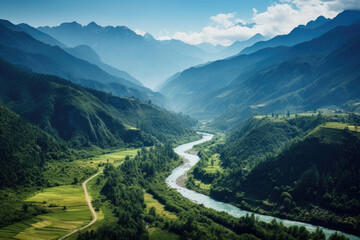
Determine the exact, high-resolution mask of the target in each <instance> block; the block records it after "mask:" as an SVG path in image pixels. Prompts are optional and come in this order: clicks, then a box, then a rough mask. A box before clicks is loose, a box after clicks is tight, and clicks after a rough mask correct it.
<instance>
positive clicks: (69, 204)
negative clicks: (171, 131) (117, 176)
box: [0, 149, 176, 240]
mask: <svg viewBox="0 0 360 240" xmlns="http://www.w3.org/2000/svg"><path fill="white" fill-rule="evenodd" d="M138 150H139V149H128V150H118V151H114V152H111V153H107V154H102V155H99V156H96V157H92V158H88V159H84V160H76V161H73V162H70V163H66V164H63V165H61V164H60V163H56V162H55V163H53V164H52V165H49V167H48V169H47V171H46V173H47V174H48V176H47V178H48V179H49V182H50V183H57V184H60V185H61V186H57V187H51V188H47V189H44V190H43V191H42V192H39V193H37V194H36V195H34V196H32V197H30V198H28V199H26V201H27V202H29V204H36V205H41V206H43V207H45V208H46V209H47V210H48V213H46V214H42V215H38V216H36V217H34V218H32V219H29V220H25V221H21V222H17V223H15V224H12V225H9V226H6V227H4V228H1V229H0V239H26V240H35V239H36V240H37V239H39V240H41V239H57V238H59V237H61V236H63V235H65V234H66V233H68V232H70V231H71V230H72V229H77V228H79V227H81V226H84V225H86V224H87V223H89V222H90V221H91V219H92V216H91V213H90V210H89V208H88V206H87V203H86V201H85V196H84V191H83V189H82V186H81V184H80V183H81V182H82V181H83V180H84V179H85V178H87V177H89V176H90V175H92V174H94V173H95V172H96V171H100V170H102V168H103V165H102V164H101V163H106V162H107V160H109V163H112V164H114V165H115V166H117V165H120V164H121V163H122V162H123V161H124V159H125V157H126V156H127V155H129V156H135V155H136V154H137V151H138ZM74 177H78V178H79V179H78V180H79V183H78V184H76V185H69V184H71V183H72V182H73V178H74ZM95 181H96V178H94V179H92V180H91V181H90V182H89V183H88V186H87V188H88V191H89V194H90V197H91V198H92V199H93V196H94V197H98V196H99V192H100V189H101V185H99V186H95ZM62 184H66V185H62ZM64 206H65V207H66V209H65V208H64ZM164 212H166V211H164ZM97 214H98V221H97V222H96V223H95V224H94V225H93V226H91V229H94V227H98V226H100V225H101V224H98V222H99V223H100V222H102V221H103V220H104V218H105V217H109V219H110V220H112V219H113V218H112V212H111V209H109V208H108V207H107V205H106V204H104V206H102V207H100V209H99V211H97ZM175 217H176V216H175ZM72 238H73V237H70V239H72Z"/></svg>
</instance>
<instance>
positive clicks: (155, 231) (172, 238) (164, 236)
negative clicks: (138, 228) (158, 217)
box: [148, 228, 180, 240]
mask: <svg viewBox="0 0 360 240" xmlns="http://www.w3.org/2000/svg"><path fill="white" fill-rule="evenodd" d="M148 232H149V236H150V240H178V239H179V238H180V237H179V236H178V235H176V234H175V233H171V232H168V231H165V230H162V229H160V228H149V229H148Z"/></svg>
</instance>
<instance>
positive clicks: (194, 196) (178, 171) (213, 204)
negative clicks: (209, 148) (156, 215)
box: [166, 133, 360, 240]
mask: <svg viewBox="0 0 360 240" xmlns="http://www.w3.org/2000/svg"><path fill="white" fill-rule="evenodd" d="M213 136H214V135H212V134H204V133H203V138H202V139H201V140H198V141H194V142H190V143H186V144H183V145H180V146H178V147H176V148H175V149H174V151H175V152H176V153H177V154H179V155H180V156H182V157H183V158H186V159H188V160H189V162H188V163H183V164H182V165H181V166H179V167H177V168H175V169H174V170H173V171H172V173H171V175H170V176H168V177H167V178H166V184H167V185H168V186H169V187H171V188H173V189H176V190H177V191H178V192H179V193H180V194H181V195H182V196H184V197H186V198H188V199H189V200H191V201H193V202H196V203H198V204H203V205H204V206H205V207H208V208H212V209H214V210H217V211H224V212H227V213H228V214H230V215H232V216H234V217H243V216H245V215H246V214H253V212H249V211H244V210H241V209H239V208H237V207H235V206H233V205H231V204H228V203H224V202H220V201H217V200H215V199H213V198H211V197H209V196H206V195H203V194H200V193H197V192H195V191H193V190H190V189H187V188H185V187H183V186H180V185H178V184H177V179H178V178H180V177H181V176H183V175H184V174H186V173H187V172H188V171H189V170H190V169H191V168H192V167H193V166H195V165H196V163H197V162H198V161H199V160H200V158H199V157H198V156H195V155H191V154H189V153H187V152H186V151H188V150H190V149H192V148H193V146H195V145H197V144H201V143H203V142H206V141H210V140H211V139H212V138H213ZM254 214H255V216H256V217H258V218H259V220H261V221H264V222H267V223H270V222H271V221H273V220H274V219H275V220H276V221H280V222H282V223H283V224H284V226H287V227H290V226H303V227H305V228H306V229H307V230H309V231H311V232H314V231H315V230H316V228H318V227H319V226H315V225H312V224H308V223H303V222H296V221H291V220H285V219H280V218H276V217H272V216H266V215H261V214H256V213H254ZM319 228H320V229H322V231H323V232H324V233H325V235H326V236H327V237H329V236H330V235H331V234H333V233H335V232H339V231H335V230H332V229H328V228H323V227H319ZM342 234H344V235H345V236H346V237H348V238H349V239H351V240H358V239H360V238H359V237H357V236H354V235H349V234H345V233H342Z"/></svg>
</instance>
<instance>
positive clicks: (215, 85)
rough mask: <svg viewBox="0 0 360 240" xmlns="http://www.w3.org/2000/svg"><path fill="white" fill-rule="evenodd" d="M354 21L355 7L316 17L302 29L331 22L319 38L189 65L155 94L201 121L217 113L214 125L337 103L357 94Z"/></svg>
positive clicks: (224, 125) (357, 15)
mask: <svg viewBox="0 0 360 240" xmlns="http://www.w3.org/2000/svg"><path fill="white" fill-rule="evenodd" d="M339 19H340V20H341V21H340V20H339ZM345 20H346V21H345ZM359 20H360V12H359V11H344V12H343V13H340V14H339V15H338V16H337V17H336V18H334V19H333V20H326V19H324V18H318V19H317V20H316V21H315V22H312V23H309V24H308V25H307V27H306V26H305V27H303V28H301V29H318V28H322V29H323V28H327V29H328V28H329V27H328V26H332V28H331V29H330V30H329V31H327V32H326V33H324V34H322V35H321V36H320V37H317V38H314V39H312V40H310V41H308V42H303V43H299V44H297V45H294V46H292V47H286V46H278V47H272V48H263V49H261V50H259V51H256V52H254V53H251V54H239V55H235V56H234V57H231V58H228V59H224V60H219V61H215V62H212V63H210V64H206V65H203V66H199V67H192V68H189V69H187V70H185V71H183V72H181V73H179V74H177V76H176V77H174V78H173V79H171V81H168V82H167V83H166V85H164V86H163V87H162V89H160V92H161V93H163V94H165V95H166V96H168V97H169V98H170V99H171V100H172V104H173V106H174V108H175V109H177V110H178V111H183V112H186V113H190V114H192V115H193V116H196V117H200V118H204V119H214V118H216V117H218V121H217V122H218V123H215V125H214V126H217V127H221V128H227V127H228V126H229V125H231V124H235V123H236V122H238V121H241V120H242V119H246V118H247V117H249V116H251V115H252V114H254V113H255V112H257V113H265V112H267V113H271V112H274V111H280V110H281V111H285V110H291V111H303V110H306V109H313V108H318V107H321V106H324V105H331V104H334V105H341V104H343V103H345V102H346V101H348V100H351V99H354V98H358V97H359V92H358V88H357V87H356V86H357V84H356V81H357V79H358V77H359V70H358V69H359V68H358V66H357V65H358V61H354V59H356V58H357V57H358V56H357V53H358V44H359V43H358V41H357V38H358V37H359V36H360V29H359ZM321 23H322V24H321ZM351 24H352V25H351ZM317 25H320V26H317ZM316 26H317V27H316ZM324 26H325V27H324ZM314 27H315V28H314ZM292 34H293V33H290V34H289V35H290V36H291V35H292ZM271 41H273V40H272V39H270V40H268V42H271ZM265 43H266V42H265ZM255 45H256V44H255ZM255 45H253V46H255ZM350 52H353V53H352V54H350ZM336 62H337V63H338V64H334V63H336ZM335 66H336V67H335ZM344 72H346V73H347V74H345V75H344V74H343V73H344ZM340 74H342V76H341V78H340ZM341 92H342V93H346V94H341ZM220 122H221V124H220Z"/></svg>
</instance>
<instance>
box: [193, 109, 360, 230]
mask: <svg viewBox="0 0 360 240" xmlns="http://www.w3.org/2000/svg"><path fill="white" fill-rule="evenodd" d="M329 122H332V123H333V124H335V125H339V124H340V125H341V124H343V125H341V126H342V129H336V128H335V127H333V126H330V125H327V124H328V123H329ZM341 122H343V123H341ZM345 123H346V124H345ZM358 124H359V117H358V116H357V115H354V114H350V115H348V116H347V115H342V116H335V115H332V116H322V115H321V114H317V115H316V116H306V117H305V116H303V117H300V116H297V117H288V118H286V117H283V118H282V119H274V118H272V119H270V118H264V119H251V120H249V121H248V122H246V123H244V124H242V125H241V126H239V129H237V130H235V131H234V132H233V133H232V134H230V135H229V137H228V138H227V140H226V143H225V144H213V145H211V147H208V146H209V144H207V145H206V144H204V146H203V147H202V148H200V152H199V156H202V157H204V158H205V160H206V159H208V158H209V157H211V155H213V154H215V153H217V152H218V153H221V155H220V159H221V166H222V171H221V172H220V171H218V172H216V173H212V174H211V173H207V172H206V170H204V164H202V165H201V164H200V165H199V166H197V167H195V168H194V170H193V172H192V174H193V176H194V178H195V179H193V178H190V180H189V181H188V184H187V186H188V187H192V188H194V189H196V190H198V191H199V190H200V191H201V189H199V188H198V187H196V186H195V184H194V180H196V179H199V180H201V181H202V182H203V183H206V184H209V183H210V184H211V189H210V191H202V192H203V193H207V194H210V195H211V196H212V197H214V198H216V199H220V200H223V201H227V202H231V203H233V204H235V205H237V206H239V207H240V208H242V209H247V210H251V211H256V212H259V213H263V214H270V215H275V216H279V217H282V218H289V219H296V220H299V221H305V222H311V223H314V224H318V225H323V226H328V227H330V228H335V229H339V230H343V231H347V232H350V233H354V234H359V231H360V228H359V224H358V223H359V217H360V202H359V199H360V195H359V194H360V191H359V188H358V186H359V185H360V182H359V179H360V172H359V168H360V165H359V164H360V162H359V161H358V160H359V159H360V151H359V149H358V146H359V144H360V134H359V133H358V132H357V126H358ZM279 126H281V127H279ZM346 126H352V127H351V128H352V130H349V127H346ZM259 134H261V136H265V137H264V138H259ZM205 146H207V148H205ZM205 149H206V151H205ZM250 155H251V156H252V157H251V158H248V157H247V156H250ZM200 162H201V161H200ZM201 166H203V167H201Z"/></svg>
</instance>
